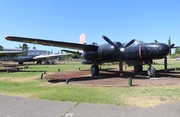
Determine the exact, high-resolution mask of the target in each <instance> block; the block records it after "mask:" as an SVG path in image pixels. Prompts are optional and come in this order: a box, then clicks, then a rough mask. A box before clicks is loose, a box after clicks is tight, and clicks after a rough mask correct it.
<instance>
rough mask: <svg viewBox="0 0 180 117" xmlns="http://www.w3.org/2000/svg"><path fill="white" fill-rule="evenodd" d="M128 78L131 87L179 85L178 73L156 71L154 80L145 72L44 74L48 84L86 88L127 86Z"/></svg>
mask: <svg viewBox="0 0 180 117" xmlns="http://www.w3.org/2000/svg"><path fill="white" fill-rule="evenodd" d="M128 78H132V85H133V86H149V85H151V86H158V85H160V86H163V85H179V84H180V71H170V70H169V71H168V72H165V71H157V75H156V77H154V78H149V77H148V76H147V74H146V72H145V71H143V72H140V73H138V74H135V73H133V71H130V70H129V71H128V70H126V71H124V72H123V76H122V77H119V76H118V71H113V70H102V71H100V74H99V75H98V76H91V73H90V71H66V72H58V73H54V74H46V75H45V77H44V79H47V80H48V81H49V82H50V83H64V84H65V83H67V81H68V83H69V84H71V85H86V86H129V84H128Z"/></svg>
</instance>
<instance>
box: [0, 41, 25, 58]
mask: <svg viewBox="0 0 180 117" xmlns="http://www.w3.org/2000/svg"><path fill="white" fill-rule="evenodd" d="M27 48H28V47H27V45H26V44H23V46H22V50H15V49H14V50H6V49H3V47H2V46H0V57H9V58H12V57H15V56H17V55H20V54H22V55H27Z"/></svg>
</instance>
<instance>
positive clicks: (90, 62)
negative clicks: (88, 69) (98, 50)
mask: <svg viewBox="0 0 180 117" xmlns="http://www.w3.org/2000/svg"><path fill="white" fill-rule="evenodd" d="M81 63H82V64H92V63H93V62H92V60H82V61H81Z"/></svg>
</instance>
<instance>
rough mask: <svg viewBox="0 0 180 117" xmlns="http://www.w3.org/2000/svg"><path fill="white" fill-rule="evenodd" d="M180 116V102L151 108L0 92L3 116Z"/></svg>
mask: <svg viewBox="0 0 180 117" xmlns="http://www.w3.org/2000/svg"><path fill="white" fill-rule="evenodd" d="M152 116H154V117H180V102H176V103H172V104H166V105H158V106H154V107H149V108H141V107H136V106H117V105H107V104H89V103H79V104H78V103H73V102H60V101H50V100H40V99H33V98H21V97H15V96H4V95H0V117H152Z"/></svg>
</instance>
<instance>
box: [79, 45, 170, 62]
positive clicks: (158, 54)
mask: <svg viewBox="0 0 180 117" xmlns="http://www.w3.org/2000/svg"><path fill="white" fill-rule="evenodd" d="M168 53H169V46H168V45H167V44H164V43H144V44H138V45H131V46H129V47H127V48H125V50H124V51H123V52H122V60H123V61H129V60H135V61H143V60H148V59H161V58H164V57H165V56H167V54H168ZM81 57H82V58H84V59H85V60H89V61H92V63H95V62H97V63H98V61H101V63H102V61H103V62H115V61H118V60H119V52H118V51H117V50H116V48H114V47H113V46H112V45H110V44H108V43H106V44H103V45H101V46H99V47H98V51H85V52H84V53H83V54H82V55H81Z"/></svg>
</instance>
